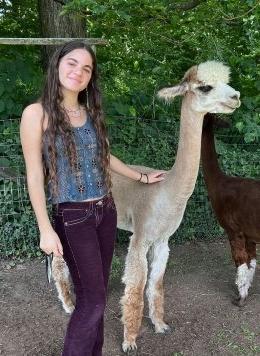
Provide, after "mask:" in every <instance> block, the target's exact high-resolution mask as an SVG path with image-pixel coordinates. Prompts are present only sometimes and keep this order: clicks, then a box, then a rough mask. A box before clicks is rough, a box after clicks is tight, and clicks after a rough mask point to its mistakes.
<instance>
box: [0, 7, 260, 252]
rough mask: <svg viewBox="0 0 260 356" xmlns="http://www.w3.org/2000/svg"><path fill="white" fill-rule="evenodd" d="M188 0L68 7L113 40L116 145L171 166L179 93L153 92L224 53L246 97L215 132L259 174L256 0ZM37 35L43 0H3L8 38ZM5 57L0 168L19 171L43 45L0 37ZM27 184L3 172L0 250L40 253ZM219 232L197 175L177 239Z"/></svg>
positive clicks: (108, 85)
mask: <svg viewBox="0 0 260 356" xmlns="http://www.w3.org/2000/svg"><path fill="white" fill-rule="evenodd" d="M189 3H190V2H189V1H188V0H179V1H174V2H173V1H169V0H149V1H148V0H143V1H141V2H140V1H139V0H127V1H126V0H97V1H94V0H70V1H66V5H65V6H64V7H63V12H70V13H74V14H75V15H76V17H81V16H83V17H84V18H85V19H86V23H87V29H88V33H87V37H101V38H105V39H107V40H108V45H107V46H104V47H98V49H97V56H98V62H99V69H100V73H101V85H102V89H103V93H104V98H103V101H104V107H105V112H106V116H107V123H108V127H109V131H110V137H111V147H112V151H113V153H114V154H116V155H117V156H118V157H119V158H121V159H122V160H124V161H126V162H129V163H132V164H141V165H147V166H153V167H156V168H164V169H168V168H170V167H171V165H172V163H173V162H174V159H175V153H176V149H177V142H178V129H179V119H178V118H179V109H180V99H177V100H175V102H174V103H173V104H172V105H170V106H164V105H163V104H162V103H160V102H159V101H158V100H157V99H156V92H157V90H158V89H159V88H161V87H163V86H164V87H165V86H169V85H172V84H175V83H177V82H179V81H180V80H181V78H182V76H183V74H184V73H185V71H186V70H187V69H188V68H189V67H190V66H191V65H194V64H196V63H200V62H202V61H206V60H208V59H218V60H221V61H223V62H225V63H226V64H228V65H230V67H231V70H232V82H231V85H232V86H233V87H234V88H236V89H237V90H239V91H240V92H241V100H242V105H241V108H240V109H238V110H237V111H236V112H235V113H234V115H233V125H232V128H231V129H229V131H226V132H225V135H227V137H224V136H219V139H218V152H219V154H220V156H221V161H222V163H223V167H224V168H223V169H224V170H225V171H226V172H227V173H228V174H234V175H241V176H251V177H255V178H259V168H258V167H259V163H258V161H259V153H260V152H259V148H258V146H257V144H258V143H259V138H260V96H259V89H260V80H259V78H260V76H259V74H260V67H259V59H260V47H259V46H260V45H259V43H260V41H259V40H260V38H259V20H260V5H259V1H257V0H245V1H237V0H220V1H219V0H207V1H197V2H196V3H197V4H198V5H197V6H195V7H193V8H192V9H191V8H190V9H187V8H188V6H187V5H188V4H189ZM193 3H195V2H193ZM185 9H186V10H185ZM39 35H40V33H39V14H38V10H37V1H36V0H24V1H23V2H21V1H18V0H11V1H4V0H0V36H1V37H38V36H39ZM0 56H1V61H0V168H1V167H5V168H8V169H12V172H13V170H14V172H15V175H16V176H18V177H19V176H21V175H23V174H24V168H23V163H22V159H21V150H20V145H19V138H18V131H19V117H20V115H21V112H22V108H23V107H24V106H25V105H27V104H29V103H30V102H32V101H34V100H35V99H36V98H37V97H38V95H39V93H40V89H41V83H42V78H43V75H42V71H41V52H40V49H39V48H37V47H35V46H3V45H1V46H0ZM233 136H235V137H236V138H235V142H232V144H231V143H230V137H233ZM21 186H22V185H21V180H19V179H14V180H8V179H3V178H1V179H0V203H1V224H0V226H1V227H0V254H5V255H17V254H18V255H19V254H24V255H26V254H28V255H30V256H32V255H37V253H39V251H38V248H37V247H36V246H37V229H36V227H35V224H34V223H33V222H32V221H34V218H32V212H31V208H30V205H29V203H28V197H27V195H26V194H25V192H24V191H23V190H22V189H21ZM21 202H23V204H22V205H21ZM202 216H203V219H202V218H201V217H202ZM221 233H222V231H221V230H220V228H219V226H218V224H217V223H216V221H215V219H214V217H213V215H212V210H211V208H210V206H209V204H208V201H207V198H206V191H205V187H204V184H203V181H202V177H201V176H199V179H198V182H197V185H196V189H195V192H194V194H193V197H192V199H191V200H190V201H189V202H188V206H187V210H186V212H185V216H184V220H183V223H182V225H181V227H180V228H179V230H178V232H177V234H175V239H176V240H178V241H183V240H187V239H193V238H197V237H198V236H200V237H204V238H206V237H209V236H211V237H212V236H213V237H214V236H218V235H219V234H221ZM120 236H121V235H120ZM120 238H121V237H120ZM122 239H124V237H122V238H121V240H122Z"/></svg>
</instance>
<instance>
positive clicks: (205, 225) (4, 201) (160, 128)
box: [0, 117, 260, 257]
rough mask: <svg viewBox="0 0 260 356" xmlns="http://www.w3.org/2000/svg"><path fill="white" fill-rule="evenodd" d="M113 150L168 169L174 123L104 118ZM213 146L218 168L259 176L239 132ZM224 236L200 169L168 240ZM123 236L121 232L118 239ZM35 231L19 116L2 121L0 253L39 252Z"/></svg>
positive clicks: (251, 147) (255, 149)
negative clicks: (15, 118)
mask: <svg viewBox="0 0 260 356" xmlns="http://www.w3.org/2000/svg"><path fill="white" fill-rule="evenodd" d="M108 130H109V137H110V144H111V151H112V153H113V154H115V155H116V156H117V157H119V158H120V159H122V160H123V161H124V162H127V163H129V164H135V165H145V166H150V167H154V168H156V169H169V168H170V167H171V166H172V164H173V163H174V161H175V157H176V150H177V145H178V135H179V127H178V122H176V121H173V120H172V119H169V120H168V119H167V120H164V121H161V120H160V121H157V120H144V119H137V118H126V117H112V118H108ZM216 147H217V151H218V154H219V163H220V165H221V167H222V169H223V170H224V171H225V172H226V173H227V174H230V175H237V176H244V177H251V178H259V176H260V170H259V156H260V148H259V145H258V144H246V143H245V142H244V141H243V139H242V138H241V136H230V135H224V134H219V133H218V134H217V136H216ZM221 235H223V231H222V229H221V228H220V227H219V225H218V223H217V221H216V219H215V217H214V214H213V212H212V209H211V206H210V204H209V201H208V198H207V192H206V188H205V184H204V181H203V177H202V174H201V172H199V176H198V179H197V182H196V187H195V190H194V193H193V195H192V197H191V198H190V200H189V201H188V204H187V208H186V211H185V214H184V218H183V221H182V223H181V226H180V227H179V229H178V230H177V232H176V233H175V234H174V236H173V237H172V240H174V241H177V242H183V241H187V240H191V239H196V238H203V239H208V238H210V239H211V238H216V237H218V236H221ZM120 239H121V240H123V239H124V235H123V234H122V235H120V234H119V240H120ZM38 241H39V232H38V229H37V225H36V221H35V216H34V213H33V211H32V208H31V205H30V202H29V197H28V192H27V187H26V179H25V167H24V162H23V157H22V151H21V145H20V138H19V120H6V121H0V256H2V257H8V256H17V257H22V256H26V257H30V256H37V255H40V254H41V252H40V251H39V248H38Z"/></svg>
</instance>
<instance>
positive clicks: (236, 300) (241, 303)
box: [232, 297, 246, 308]
mask: <svg viewBox="0 0 260 356" xmlns="http://www.w3.org/2000/svg"><path fill="white" fill-rule="evenodd" d="M232 303H233V304H234V305H236V306H237V307H240V308H241V307H244V306H245V305H246V298H241V297H237V298H234V299H233V300H232Z"/></svg>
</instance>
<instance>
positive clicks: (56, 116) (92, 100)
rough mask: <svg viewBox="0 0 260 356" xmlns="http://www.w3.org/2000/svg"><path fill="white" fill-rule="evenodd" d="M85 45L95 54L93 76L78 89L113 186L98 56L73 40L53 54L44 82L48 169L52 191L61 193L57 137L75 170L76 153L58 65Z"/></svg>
mask: <svg viewBox="0 0 260 356" xmlns="http://www.w3.org/2000/svg"><path fill="white" fill-rule="evenodd" d="M79 48H83V49H85V50H86V51H88V52H89V54H90V55H91V57H92V62H93V63H92V65H93V70H92V76H91V79H90V81H89V83H88V87H87V88H86V89H85V90H82V91H81V92H79V95H78V101H79V104H80V105H82V106H84V107H85V109H86V111H87V113H88V114H89V115H90V116H91V118H92V120H93V123H94V126H95V129H96V133H97V143H98V148H99V163H100V166H101V169H102V171H103V174H104V176H105V184H106V186H107V188H108V190H109V189H110V188H111V178H110V173H109V143H108V138H107V131H106V127H105V123H104V115H103V111H102V107H101V105H102V104H101V94H100V90H99V87H98V83H97V79H98V73H97V62H96V56H95V54H94V52H93V50H92V49H91V47H90V46H88V45H86V44H85V43H83V42H80V41H71V42H69V43H66V44H65V45H64V46H62V47H60V48H59V49H58V50H57V51H56V52H55V53H54V55H53V56H52V58H51V60H50V64H49V68H48V72H47V76H46V80H45V85H44V89H43V93H42V96H41V99H40V102H41V104H42V107H43V112H44V114H43V115H44V116H43V121H44V118H45V115H46V114H47V116H48V125H47V129H46V130H45V132H44V135H43V144H46V145H47V151H48V158H49V164H48V165H47V164H46V162H44V167H45V172H46V174H47V175H48V180H50V181H51V183H52V192H51V193H52V194H53V195H54V196H57V194H58V179H57V148H56V144H55V142H56V139H57V136H60V137H61V139H62V142H63V147H64V149H65V150H66V151H65V153H66V155H67V157H68V160H69V164H70V168H71V170H72V171H74V170H75V169H76V167H75V162H77V153H76V147H75V142H74V138H73V130H72V126H71V124H70V121H69V117H68V115H67V114H66V112H65V110H64V109H62V107H61V102H62V100H63V95H62V91H61V89H60V81H59V72H58V69H59V64H60V60H61V58H62V57H64V56H65V55H66V54H67V53H69V52H71V51H73V50H74V49H79Z"/></svg>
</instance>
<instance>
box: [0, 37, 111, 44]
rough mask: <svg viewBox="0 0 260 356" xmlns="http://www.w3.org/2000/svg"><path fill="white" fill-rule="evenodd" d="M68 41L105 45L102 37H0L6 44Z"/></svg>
mask: <svg viewBox="0 0 260 356" xmlns="http://www.w3.org/2000/svg"><path fill="white" fill-rule="evenodd" d="M70 41H83V42H85V43H86V44H88V45H107V44H108V41H107V40H105V39H103V38H0V44H6V45H42V46H48V45H51V46H53V45H62V44H64V43H66V42H70Z"/></svg>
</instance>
